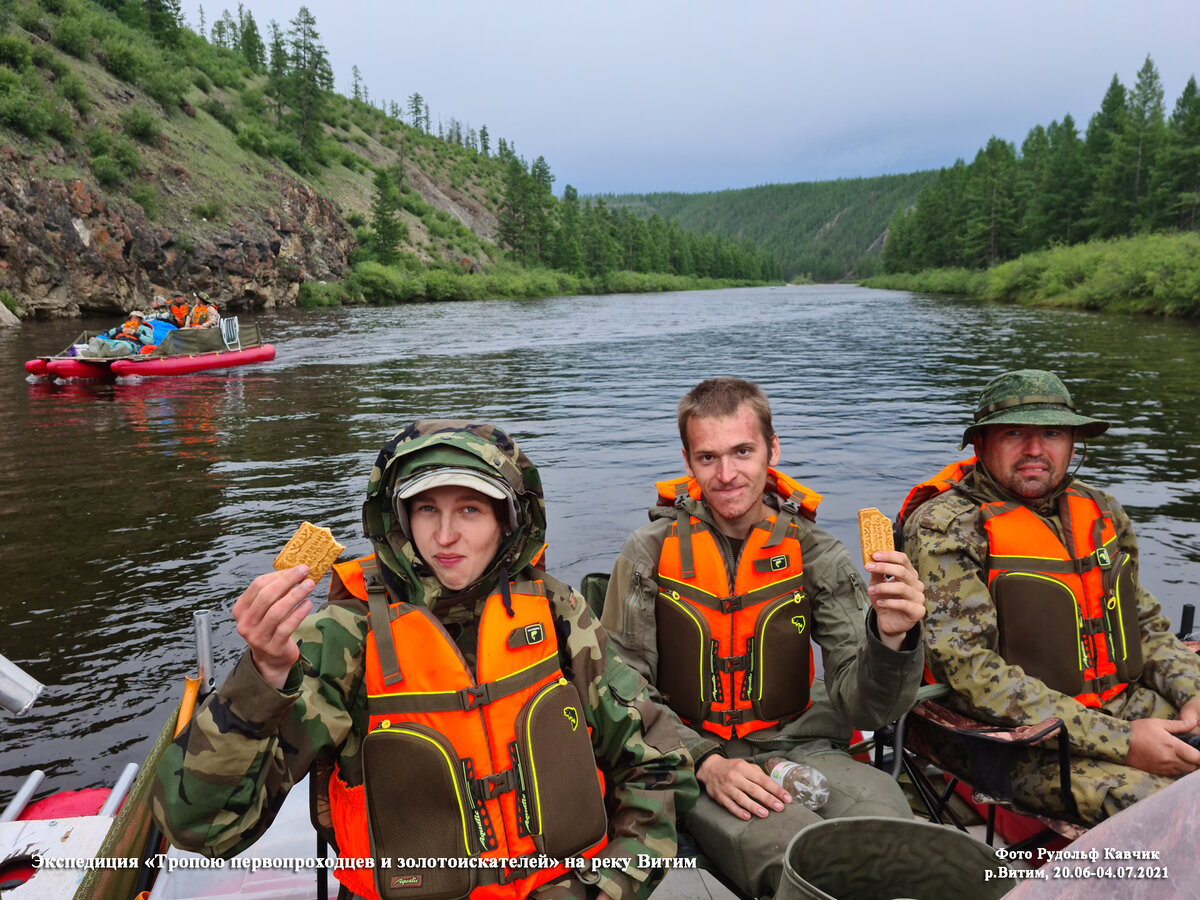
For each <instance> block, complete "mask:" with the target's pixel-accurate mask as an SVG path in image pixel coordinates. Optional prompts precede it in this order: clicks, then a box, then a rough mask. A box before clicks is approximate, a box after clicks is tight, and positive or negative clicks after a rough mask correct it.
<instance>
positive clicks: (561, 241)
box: [554, 184, 583, 274]
mask: <svg viewBox="0 0 1200 900" xmlns="http://www.w3.org/2000/svg"><path fill="white" fill-rule="evenodd" d="M557 214H558V233H557V234H556V235H555V239H554V268H556V269H561V270H562V271H564V272H573V273H576V274H579V273H581V272H582V271H583V248H582V246H581V244H580V239H579V192H578V191H576V190H575V188H573V187H572V186H571V185H569V184H568V185H567V186H566V187H565V188H563V195H562V200H560V201H559V203H558V208H557Z"/></svg>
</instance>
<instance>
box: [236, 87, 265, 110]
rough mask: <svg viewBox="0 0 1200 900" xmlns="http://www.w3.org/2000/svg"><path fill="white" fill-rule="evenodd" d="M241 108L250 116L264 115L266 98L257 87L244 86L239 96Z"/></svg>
mask: <svg viewBox="0 0 1200 900" xmlns="http://www.w3.org/2000/svg"><path fill="white" fill-rule="evenodd" d="M241 104H242V109H244V110H245V111H246V112H248V113H250V115H252V116H264V115H266V113H267V98H266V96H265V95H264V94H263V92H262V91H261V90H259V89H258V88H246V90H244V91H242V96H241Z"/></svg>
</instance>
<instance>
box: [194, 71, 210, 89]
mask: <svg viewBox="0 0 1200 900" xmlns="http://www.w3.org/2000/svg"><path fill="white" fill-rule="evenodd" d="M192 84H194V85H195V86H196V87H198V88H200V90H202V91H203V92H204V93H206V94H207V93H208V92H209V91H211V90H212V86H213V83H212V79H211V78H209V77H208V75H206V74H205V73H204V70H203V69H197V70H196V71H195V72H194V73H193V74H192Z"/></svg>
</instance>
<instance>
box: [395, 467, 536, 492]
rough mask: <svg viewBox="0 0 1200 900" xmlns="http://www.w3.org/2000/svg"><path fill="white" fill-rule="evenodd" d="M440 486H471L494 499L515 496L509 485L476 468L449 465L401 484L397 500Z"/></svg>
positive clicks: (415, 476) (417, 475) (420, 474)
mask: <svg viewBox="0 0 1200 900" xmlns="http://www.w3.org/2000/svg"><path fill="white" fill-rule="evenodd" d="M439 487H465V488H470V489H471V490H473V491H479V493H481V494H483V495H484V496H485V497H491V498H492V499H493V500H510V499H512V497H513V493H512V491H511V490H505V488H506V487H507V485H505V486H504V487H501V485H500V482H499V481H497V480H495V479H493V478H488V477H487V476H486V475H483V474H481V473H480V472H477V471H475V470H474V469H465V468H462V469H460V468H449V467H448V468H441V469H433V470H432V471H429V472H418V473H417V474H416V475H413V476H412V477H411V478H409V479H407V480H406V481H405V482H404V483H403V484H402V485H400V488H399V490H397V491H396V494H395V496H396V499H397V500H407V499H408V498H409V497H414V496H416V495H417V494H419V493H421V492H422V491H428V490H432V489H433V488H439Z"/></svg>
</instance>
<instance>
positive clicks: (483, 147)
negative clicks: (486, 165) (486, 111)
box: [479, 125, 489, 156]
mask: <svg viewBox="0 0 1200 900" xmlns="http://www.w3.org/2000/svg"><path fill="white" fill-rule="evenodd" d="M488 149H489V147H488V130H487V126H486V125H480V126H479V152H480V153H482V154H483V155H484V156H487V155H488Z"/></svg>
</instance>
